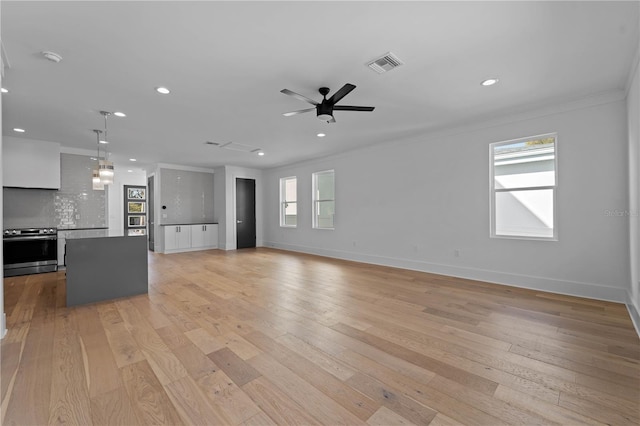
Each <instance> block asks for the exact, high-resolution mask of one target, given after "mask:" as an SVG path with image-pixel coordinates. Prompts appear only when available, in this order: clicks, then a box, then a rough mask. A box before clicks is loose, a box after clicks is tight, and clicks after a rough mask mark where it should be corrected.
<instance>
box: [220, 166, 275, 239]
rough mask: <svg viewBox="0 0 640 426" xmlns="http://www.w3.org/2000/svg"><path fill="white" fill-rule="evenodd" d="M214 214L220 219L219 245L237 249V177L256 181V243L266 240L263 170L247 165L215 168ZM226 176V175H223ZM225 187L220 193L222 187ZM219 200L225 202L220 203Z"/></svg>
mask: <svg viewBox="0 0 640 426" xmlns="http://www.w3.org/2000/svg"><path fill="white" fill-rule="evenodd" d="M215 170H216V174H215V175H214V188H215V190H214V194H215V197H216V198H215V202H214V215H215V216H216V218H217V219H218V223H219V226H218V246H219V247H220V248H221V249H223V250H235V249H236V247H237V241H236V178H243V179H254V180H255V181H256V245H257V246H258V247H260V246H262V245H263V241H264V196H263V193H264V190H263V178H262V171H261V170H256V169H249V168H245V167H236V166H224V167H220V168H217V169H215ZM223 176H224V177H223ZM222 188H223V189H224V191H223V194H224V195H222V194H220V189H222ZM218 201H221V202H223V204H222V205H218Z"/></svg>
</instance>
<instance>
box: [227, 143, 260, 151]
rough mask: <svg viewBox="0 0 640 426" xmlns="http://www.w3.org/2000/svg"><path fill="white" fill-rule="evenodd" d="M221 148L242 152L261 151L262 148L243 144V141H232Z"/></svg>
mask: <svg viewBox="0 0 640 426" xmlns="http://www.w3.org/2000/svg"><path fill="white" fill-rule="evenodd" d="M221 148H226V149H230V150H232V151H242V152H257V151H260V148H257V147H255V146H249V145H242V144H241V143H235V142H231V143H229V144H226V145H224V146H222V147H221Z"/></svg>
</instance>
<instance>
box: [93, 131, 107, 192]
mask: <svg viewBox="0 0 640 426" xmlns="http://www.w3.org/2000/svg"><path fill="white" fill-rule="evenodd" d="M94 132H95V133H96V139H97V141H96V142H97V144H98V154H97V156H96V168H95V169H93V170H91V175H92V180H91V182H92V187H93V189H94V190H96V191H104V183H102V181H101V180H100V134H101V133H102V130H95V129H94Z"/></svg>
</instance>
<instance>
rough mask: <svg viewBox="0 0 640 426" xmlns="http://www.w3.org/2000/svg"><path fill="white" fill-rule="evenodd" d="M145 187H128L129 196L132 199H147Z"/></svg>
mask: <svg viewBox="0 0 640 426" xmlns="http://www.w3.org/2000/svg"><path fill="white" fill-rule="evenodd" d="M145 196H146V194H145V188H128V189H127V197H128V198H129V199H130V200H144V199H145Z"/></svg>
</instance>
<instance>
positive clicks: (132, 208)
mask: <svg viewBox="0 0 640 426" xmlns="http://www.w3.org/2000/svg"><path fill="white" fill-rule="evenodd" d="M145 204H146V203H145V202H143V201H129V203H128V206H129V207H128V210H127V212H128V213H145Z"/></svg>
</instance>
